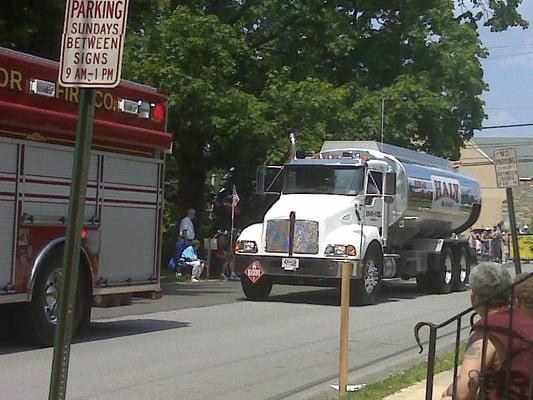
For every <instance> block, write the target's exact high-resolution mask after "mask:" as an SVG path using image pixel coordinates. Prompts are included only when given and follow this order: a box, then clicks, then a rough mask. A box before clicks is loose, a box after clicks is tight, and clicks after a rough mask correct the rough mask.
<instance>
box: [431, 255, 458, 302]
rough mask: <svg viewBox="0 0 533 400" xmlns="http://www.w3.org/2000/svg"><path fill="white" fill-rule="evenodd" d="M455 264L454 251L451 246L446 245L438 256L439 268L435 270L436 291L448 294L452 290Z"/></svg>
mask: <svg viewBox="0 0 533 400" xmlns="http://www.w3.org/2000/svg"><path fill="white" fill-rule="evenodd" d="M454 265H455V262H454V256H453V251H452V249H451V247H449V246H446V247H444V248H443V250H442V253H441V254H440V257H439V258H438V265H437V270H436V271H434V274H435V293H438V294H446V293H450V292H451V291H452V288H453V276H454Z"/></svg>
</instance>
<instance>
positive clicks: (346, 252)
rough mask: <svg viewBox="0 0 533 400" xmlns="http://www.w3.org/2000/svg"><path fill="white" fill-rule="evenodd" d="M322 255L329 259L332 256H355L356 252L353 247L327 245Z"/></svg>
mask: <svg viewBox="0 0 533 400" xmlns="http://www.w3.org/2000/svg"><path fill="white" fill-rule="evenodd" d="M324 255H326V256H329V257H334V256H351V257H353V256H356V255H357V251H356V250H355V246H352V245H351V244H349V245H344V244H328V245H327V246H326V250H325V251H324Z"/></svg>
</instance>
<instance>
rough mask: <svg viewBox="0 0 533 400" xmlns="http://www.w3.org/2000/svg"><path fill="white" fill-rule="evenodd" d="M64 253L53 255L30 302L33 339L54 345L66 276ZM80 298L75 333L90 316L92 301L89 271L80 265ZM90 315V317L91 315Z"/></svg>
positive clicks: (43, 270)
mask: <svg viewBox="0 0 533 400" xmlns="http://www.w3.org/2000/svg"><path fill="white" fill-rule="evenodd" d="M62 265H63V256H62V254H57V255H54V256H52V257H50V258H49V259H48V260H47V262H46V265H44V267H43V268H42V269H41V270H40V271H39V273H38V275H37V278H36V281H35V286H34V288H33V295H32V301H31V303H29V309H28V313H29V318H28V323H29V325H30V326H29V334H30V335H31V339H32V341H33V342H35V343H36V344H39V345H43V346H53V345H54V334H55V328H56V325H57V318H58V313H59V290H60V285H61V284H62V279H63V271H62ZM79 276H80V278H79V282H78V290H77V301H76V305H75V314H74V333H76V332H77V331H78V329H79V327H80V325H81V324H82V321H83V319H86V318H87V315H89V316H90V300H89V296H88V290H87V287H88V284H87V280H86V279H84V277H85V276H86V274H85V273H84V271H83V269H81V268H80V274H79ZM89 318H90V317H89Z"/></svg>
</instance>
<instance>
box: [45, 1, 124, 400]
mask: <svg viewBox="0 0 533 400" xmlns="http://www.w3.org/2000/svg"><path fill="white" fill-rule="evenodd" d="M127 15H128V0H117V1H112V2H109V4H106V6H105V7H100V6H95V3H94V2H93V1H90V0H67V2H66V7H65V23H64V26H63V37H62V43H61V65H60V68H59V77H58V81H59V83H60V84H61V85H63V86H67V87H81V88H83V89H81V93H80V106H79V115H78V123H77V127H76V145H75V149H74V160H73V168H72V182H71V188H70V203H69V210H68V220H67V232H66V241H65V249H64V253H63V282H62V287H61V290H60V295H59V310H58V323H57V329H56V334H55V342H54V356H53V361H52V373H51V377H50V392H49V396H48V398H49V400H63V399H65V395H66V391H67V378H68V367H69V360H70V344H71V341H72V334H73V330H74V320H75V314H76V312H77V310H76V291H77V284H78V276H79V262H80V251H81V232H82V229H83V224H84V215H85V198H86V195H87V180H88V175H89V164H90V160H91V145H92V137H93V123H94V112H95V111H94V106H95V98H96V93H95V90H94V88H97V87H108V88H113V87H116V86H118V84H119V82H120V74H121V66H122V50H123V47H124V34H125V30H126V18H127ZM87 32H92V34H90V35H88V34H87Z"/></svg>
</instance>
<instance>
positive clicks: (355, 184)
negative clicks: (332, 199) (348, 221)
mask: <svg viewBox="0 0 533 400" xmlns="http://www.w3.org/2000/svg"><path fill="white" fill-rule="evenodd" d="M363 178H364V171H363V168H362V167H353V166H340V165H290V166H287V167H285V175H284V180H283V193H284V194H302V193H317V194H318V193H320V194H341V195H356V194H359V192H361V191H362V190H363Z"/></svg>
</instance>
